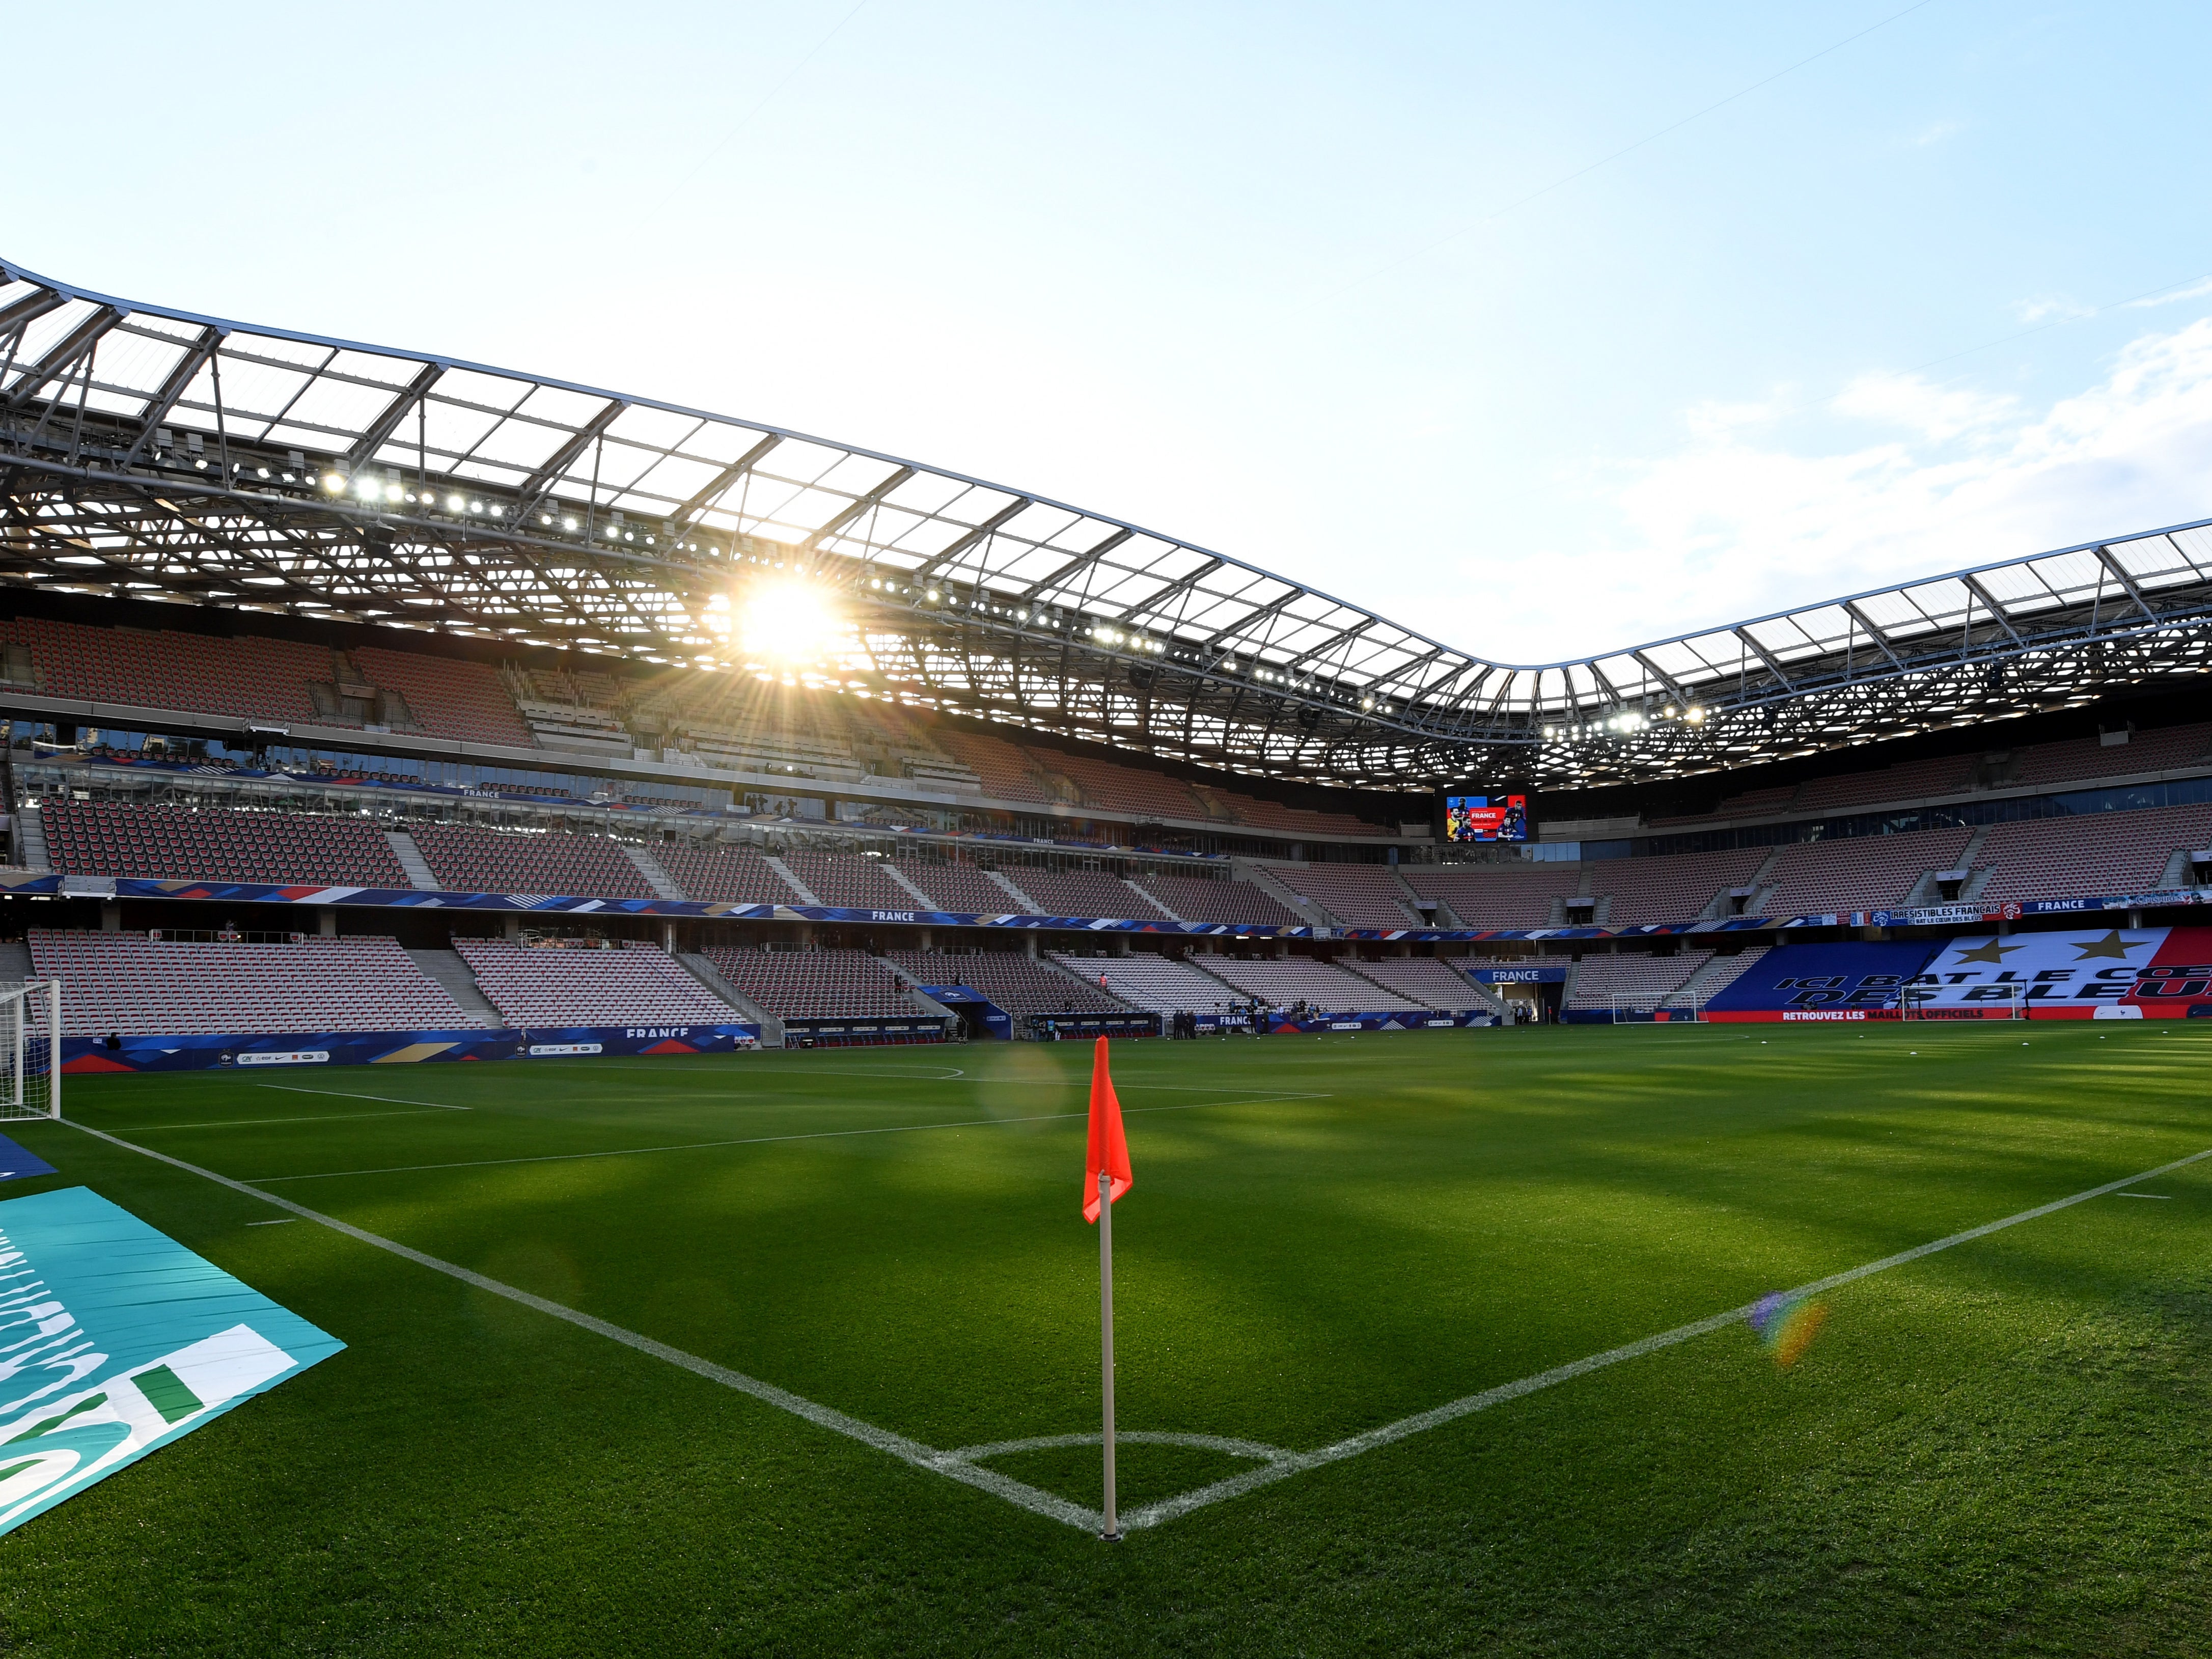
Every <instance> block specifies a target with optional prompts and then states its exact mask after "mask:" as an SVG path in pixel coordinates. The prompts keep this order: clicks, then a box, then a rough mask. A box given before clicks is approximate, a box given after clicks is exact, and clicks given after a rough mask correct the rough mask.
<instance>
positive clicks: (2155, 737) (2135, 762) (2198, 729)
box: [2015, 725, 2212, 785]
mask: <svg viewBox="0 0 2212 1659" xmlns="http://www.w3.org/2000/svg"><path fill="white" fill-rule="evenodd" d="M2207 750H2212V726H2201V725H2200V726H2167V727H2166V728H2165V729H2163V730H2162V731H2157V732H2133V733H2131V734H2130V737H2129V738H2128V741H2127V742H2125V743H2116V744H2112V745H2110V746H2109V747H2108V746H2106V744H2103V743H2101V742H2100V741H2099V740H2098V739H2097V738H2073V739H2070V740H2069V741H2066V742H2063V743H2039V744H2032V745H2030V746H2029V747H2028V748H2027V749H2025V750H2021V766H2020V774H2019V776H2018V777H2017V778H2016V779H2015V783H2016V784H2020V785H2028V784H2049V785H2057V784H2066V783H2075V782H2081V781H2089V780H2092V779H2095V778H2118V777H2126V776H2128V775H2131V774H2134V773H2137V772H2165V771H2169V770H2172V769H2174V768H2177V767H2183V766H2187V765H2189V764H2190V763H2191V762H2194V761H2199V760H2203V758H2204V757H2205V755H2206V751H2207Z"/></svg>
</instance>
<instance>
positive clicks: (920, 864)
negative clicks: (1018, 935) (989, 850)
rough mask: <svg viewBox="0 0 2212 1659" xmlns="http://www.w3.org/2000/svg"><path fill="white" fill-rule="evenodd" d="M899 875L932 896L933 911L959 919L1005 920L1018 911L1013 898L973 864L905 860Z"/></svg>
mask: <svg viewBox="0 0 2212 1659" xmlns="http://www.w3.org/2000/svg"><path fill="white" fill-rule="evenodd" d="M899 873H900V874H901V875H902V876H904V877H905V878H907V879H908V881H910V882H912V883H913V884H915V886H917V887H919V888H921V890H922V891H923V892H925V893H927V894H928V895H929V902H930V904H931V906H932V907H933V908H936V909H939V910H948V911H951V913H952V914H954V915H974V916H1003V915H1012V913H1013V911H1014V909H1015V904H1014V899H1013V895H1012V894H1011V893H1009V892H1007V891H1006V889H1005V888H1003V887H1001V886H1000V885H999V884H998V883H997V882H995V881H993V880H992V879H991V878H990V877H989V875H988V874H987V873H986V872H983V871H982V870H980V869H978V868H977V867H976V866H974V865H972V864H932V863H930V862H929V861H928V860H924V859H919V858H905V859H901V860H899Z"/></svg>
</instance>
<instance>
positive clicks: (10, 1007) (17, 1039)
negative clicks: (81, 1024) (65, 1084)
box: [0, 979, 62, 1119]
mask: <svg viewBox="0 0 2212 1659" xmlns="http://www.w3.org/2000/svg"><path fill="white" fill-rule="evenodd" d="M61 1027H62V982H61V981H59V980H58V979H33V980H27V981H24V982H23V983H22V984H21V985H0V1119H6V1118H26V1117H59V1116H60V1115H62V1078H61V1043H60V1042H59V1040H58V1037H59V1033H60V1031H61Z"/></svg>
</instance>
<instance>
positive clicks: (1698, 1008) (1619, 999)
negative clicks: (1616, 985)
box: [1612, 991, 1705, 1025]
mask: <svg viewBox="0 0 2212 1659" xmlns="http://www.w3.org/2000/svg"><path fill="white" fill-rule="evenodd" d="M1673 999H1674V993H1673V992H1672V991H1668V992H1665V993H1663V994H1661V995H1658V996H1656V997H1655V996H1627V995H1623V994H1620V992H1615V993H1614V994H1613V1017H1612V1023H1613V1024H1615V1025H1687V1024H1692V1023H1695V1024H1699V1025H1702V1024H1705V999H1704V998H1703V997H1688V998H1685V999H1684V1000H1681V1001H1680V1002H1675V1001H1674V1000H1673ZM1670 1005H1671V1006H1670ZM1662 1010H1663V1011H1664V1012H1666V1014H1667V1018H1665V1019H1663V1020H1662V1019H1660V1018H1658V1015H1659V1014H1660V1012H1662ZM1623 1014H1635V1015H1639V1016H1640V1015H1644V1014H1649V1015H1650V1016H1652V1018H1650V1019H1644V1018H1635V1019H1623V1018H1621V1016H1622V1015H1623Z"/></svg>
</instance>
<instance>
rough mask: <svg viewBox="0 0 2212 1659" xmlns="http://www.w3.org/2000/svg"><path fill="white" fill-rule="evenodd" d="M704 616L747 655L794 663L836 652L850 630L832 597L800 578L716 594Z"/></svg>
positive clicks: (718, 631)
mask: <svg viewBox="0 0 2212 1659" xmlns="http://www.w3.org/2000/svg"><path fill="white" fill-rule="evenodd" d="M703 620H704V621H705V623H706V624H707V626H708V628H709V629H713V630H714V632H715V633H717V634H721V635H727V636H729V637H731V638H733V639H734V640H735V641H737V644H738V648H739V649H740V650H742V651H743V652H744V653H745V654H746V655H747V656H748V657H750V658H752V659H755V660H757V661H763V660H764V661H769V662H775V663H783V664H788V665H794V666H795V665H800V664H805V663H812V662H818V661H820V660H821V659H823V658H824V657H828V656H831V655H834V654H835V653H836V651H837V650H838V648H839V647H841V646H842V644H843V643H844V642H845V641H846V639H847V637H848V635H849V633H850V631H851V630H850V629H848V627H847V626H846V624H845V619H844V617H842V615H840V614H839V612H838V609H837V606H836V601H835V599H833V597H832V596H831V595H830V594H829V593H828V592H824V591H823V590H822V589H821V588H818V587H816V586H813V585H812V584H811V583H807V582H801V581H781V582H766V583H763V584H761V585H759V586H754V587H750V588H748V589H747V590H746V591H745V592H743V593H742V594H740V595H738V596H737V597H736V598H735V599H728V598H725V597H724V596H723V595H721V594H719V593H718V594H716V595H715V596H714V598H713V599H710V600H708V605H707V611H706V614H705V617H704V618H703Z"/></svg>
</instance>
